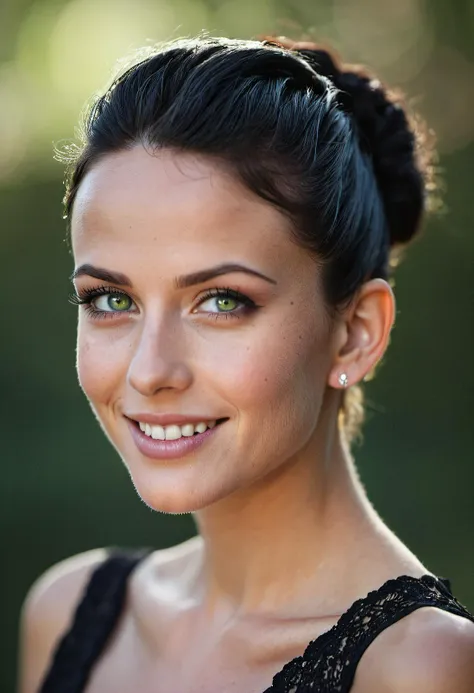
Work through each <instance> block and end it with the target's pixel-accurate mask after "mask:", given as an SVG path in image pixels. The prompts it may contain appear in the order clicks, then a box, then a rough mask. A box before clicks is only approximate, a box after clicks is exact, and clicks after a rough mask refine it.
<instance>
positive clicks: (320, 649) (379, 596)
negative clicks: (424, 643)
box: [266, 575, 474, 693]
mask: <svg viewBox="0 0 474 693" xmlns="http://www.w3.org/2000/svg"><path fill="white" fill-rule="evenodd" d="M424 606H434V607H437V608H438V609H442V610H443V611H449V612H450V613H452V614H456V615H458V616H462V617H464V618H467V619H469V620H471V621H473V622H474V616H473V615H472V614H471V613H469V611H468V610H467V609H466V608H465V607H464V606H462V604H460V602H458V601H457V599H456V598H455V597H454V596H453V595H452V593H451V589H450V585H449V581H448V580H446V579H442V578H435V577H433V576H431V575H423V576H422V577H421V578H414V577H411V576H408V575H402V576H400V577H398V578H395V579H392V580H388V581H387V582H386V583H385V584H384V585H382V587H380V588H379V589H378V590H374V591H373V592H370V593H369V594H368V595H367V597H365V598H364V599H359V600H357V601H356V602H354V604H353V605H352V606H351V607H350V608H349V609H348V610H347V611H346V612H345V613H344V614H343V615H342V616H341V618H340V619H339V621H338V622H337V623H336V625H335V626H333V628H331V630H329V631H327V632H326V633H323V635H321V636H320V637H319V638H317V639H316V640H313V641H312V642H311V643H310V644H309V645H308V647H307V648H306V650H305V652H304V654H303V655H302V656H301V657H296V658H295V659H294V660H292V661H291V662H288V664H287V665H286V666H285V667H284V668H283V669H282V670H281V672H279V673H278V674H277V675H276V676H275V678H274V680H273V685H272V687H271V688H269V689H268V691H266V693H288V691H295V692H296V691H298V693H299V691H301V692H303V691H312V690H315V691H318V693H334V691H338V693H349V691H350V689H351V686H352V683H353V681H354V677H355V672H356V669H357V665H358V664H359V662H360V659H361V657H362V655H363V654H364V652H365V651H366V650H367V648H368V647H369V645H370V644H371V643H372V642H373V640H375V638H376V637H377V636H378V635H379V634H380V633H381V632H382V631H383V630H385V629H386V628H388V627H389V626H391V625H393V624H394V623H396V622H397V621H399V620H400V619H402V618H403V617H404V616H407V615H408V614H410V613H412V612H413V611H415V610H416V609H420V608H421V607H424Z"/></svg>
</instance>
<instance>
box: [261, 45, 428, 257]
mask: <svg viewBox="0 0 474 693" xmlns="http://www.w3.org/2000/svg"><path fill="white" fill-rule="evenodd" d="M265 42H266V43H267V44H273V45H276V46H279V47H281V48H285V49H287V50H291V51H293V52H295V53H297V54H298V55H299V56H301V57H302V58H304V60H306V62H307V63H308V64H309V65H310V66H311V67H312V68H313V69H314V70H315V72H317V73H318V74H319V75H323V76H324V77H327V78H328V79H330V80H331V81H332V82H333V84H334V85H335V86H336V87H337V88H338V89H339V90H340V94H339V99H338V100H339V103H340V105H341V108H342V109H343V110H344V111H346V112H347V113H350V114H351V116H352V118H353V119H354V121H355V123H356V124H357V128H358V131H359V138H360V145H361V148H362V149H363V150H364V151H366V152H368V153H369V155H370V156H371V158H372V164H373V168H374V173H375V176H376V179H377V183H378V187H379V190H380V193H381V196H382V199H383V202H384V208H385V214H386V218H387V223H388V227H389V232H390V244H391V245H397V244H401V243H406V242H408V241H409V240H410V239H411V238H412V237H413V236H414V235H415V233H416V232H417V230H418V227H419V224H420V221H421V217H422V213H423V209H424V202H425V176H424V173H425V171H424V170H423V167H422V165H421V162H420V161H418V156H417V137H416V133H415V131H414V129H412V128H411V127H410V124H409V122H408V118H407V115H406V113H405V111H404V109H403V108H402V106H401V105H400V104H399V103H398V101H397V100H396V99H395V97H393V96H392V95H390V96H389V95H388V94H387V92H386V90H385V89H384V87H383V86H382V85H381V83H380V82H379V81H378V80H377V79H375V78H373V77H372V76H371V75H369V74H368V72H367V71H366V70H364V69H362V68H360V67H356V66H351V65H343V64H342V63H341V61H340V60H339V58H338V57H337V56H336V55H335V54H334V53H333V52H332V51H330V50H329V49H326V48H323V47H320V46H318V45H317V44H316V43H310V42H294V41H291V40H290V39H286V38H280V37H278V38H270V37H268V39H267V40H266V41H265Z"/></svg>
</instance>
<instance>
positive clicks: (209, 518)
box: [22, 38, 474, 693]
mask: <svg viewBox="0 0 474 693" xmlns="http://www.w3.org/2000/svg"><path fill="white" fill-rule="evenodd" d="M84 138H85V139H84V144H83V147H82V148H81V149H80V150H77V151H71V150H69V152H68V156H69V158H70V164H71V166H72V171H71V176H70V179H69V184H68V189H67V194H66V210H67V215H68V217H69V219H70V228H71V238H72V247H73V252H74V259H75V271H74V275H73V279H74V285H75V294H74V295H73V297H72V300H73V302H75V303H77V304H79V305H80V310H79V331H78V358H77V367H78V374H79V380H80V384H81V387H82V388H83V390H84V392H85V394H86V396H87V398H88V399H89V401H90V404H91V406H92V409H93V411H94V413H95V415H96V417H97V419H98V421H99V423H100V425H101V426H102V428H103V430H104V433H105V434H106V435H107V437H108V438H109V440H110V442H111V443H112V445H113V446H114V447H115V449H116V450H117V452H118V453H119V455H120V457H121V458H122V460H123V462H124V464H125V465H126V467H127V469H128V471H129V472H130V476H131V478H132V481H133V483H134V485H135V488H136V490H137V492H138V493H139V495H140V496H141V498H142V499H143V501H144V502H145V503H146V504H147V505H148V506H149V507H151V508H153V509H154V510H158V511H162V512H167V513H184V512H188V513H189V512H192V513H194V517H195V518H196V523H197V526H198V530H199V534H198V536H197V537H195V538H193V539H191V540H190V541H187V542H185V543H184V544H181V545H180V546H177V547H173V548H171V549H168V550H164V551H147V550H143V551H139V552H135V553H133V552H120V551H110V552H107V551H105V550H99V551H91V552H89V553H86V554H83V555H80V556H76V557H73V558H71V559H68V560H66V561H64V562H63V563H61V564H60V565H58V566H55V567H53V568H52V569H51V570H50V571H48V572H47V573H46V575H45V576H43V577H42V578H41V579H40V580H39V581H38V582H37V583H36V584H35V585H34V587H33V588H32V590H31V591H30V594H29V595H28V598H27V600H26V604H25V608H24V612H23V628H22V632H23V641H22V652H23V655H22V693H33V691H37V690H40V691H41V693H53V692H54V693H59V692H61V693H65V692H66V691H67V692H68V693H79V691H87V693H131V692H132V691H140V692H141V693H152V692H153V693H163V692H166V693H168V692H173V693H197V692H198V691H199V692H202V693H228V692H230V691H236V692H238V693H262V691H266V692H267V693H270V692H271V693H283V692H284V693H290V691H292V692H295V693H296V692H297V693H303V692H307V691H331V692H335V691H338V692H347V691H349V690H350V691H351V692H352V693H372V692H374V693H384V691H390V692H391V693H411V692H413V693H415V692H416V693H424V692H425V691H426V692H428V691H429V693H438V692H439V693H441V692H442V693H445V692H446V691H450V693H468V691H469V692H471V693H472V690H474V664H473V662H474V623H473V621H474V618H473V617H472V615H471V614H469V613H468V611H466V610H465V609H464V608H463V607H462V606H461V604H459V602H457V601H456V599H455V598H454V597H453V595H452V593H451V591H450V587H449V582H448V581H447V580H443V579H441V578H438V577H436V576H434V575H433V574H432V573H430V572H429V570H428V569H427V568H426V567H425V566H424V565H423V564H422V563H421V562H420V561H419V560H418V558H417V557H416V556H414V555H413V554H412V553H411V552H410V551H409V550H408V548H407V547H406V546H404V545H403V543H402V542H401V541H400V540H399V539H398V538H397V537H396V536H395V535H394V534H393V533H392V532H391V531H390V530H389V529H388V528H387V526H386V525H385V524H384V523H383V522H382V520H381V518H380V517H379V516H378V515H377V513H376V511H375V510H374V508H373V507H372V506H371V504H370V502H369V500H368V499H367V497H366V494H365V491H364V489H363V487H362V485H361V483H360V481H359V479H358V476H357V473H356V471H355V467H354V462H353V459H352V456H351V452H350V442H351V440H352V439H353V437H354V434H355V433H356V431H357V426H358V425H359V423H360V418H361V397H360V391H359V390H357V388H356V384H357V383H360V382H361V381H362V380H363V379H364V378H365V377H366V376H367V375H368V374H370V373H371V372H372V370H373V369H374V367H375V365H376V364H377V362H378V361H380V359H381V358H382V356H383V354H384V352H385V349H386V347H387V344H388V341H389V335H390V330H391V327H392V324H393V320H394V297H393V293H392V290H391V288H390V284H389V281H388V280H389V268H390V259H391V257H393V253H392V250H393V249H395V251H398V249H399V248H401V247H403V245H404V244H406V243H407V242H408V241H409V240H410V239H411V238H412V237H413V236H414V235H415V233H416V232H417V230H418V229H419V226H420V223H421V219H422V216H423V210H424V208H425V207H426V191H427V190H428V189H430V188H431V180H430V171H431V168H430V165H429V157H428V156H427V154H429V152H426V151H423V150H422V149H421V140H420V138H419V136H418V135H417V134H416V133H415V131H414V130H413V129H411V127H410V125H409V122H408V119H407V116H406V114H405V112H404V110H403V108H402V107H401V106H400V104H399V103H398V102H397V101H395V100H392V99H391V98H390V97H389V95H388V94H387V92H386V91H385V90H384V88H383V87H382V86H381V85H380V84H379V83H378V82H377V81H375V80H371V78H370V77H369V76H368V75H366V74H365V73H362V72H360V71H355V70H350V69H349V68H344V67H343V66H342V65H340V64H339V63H338V61H337V60H336V59H335V58H334V57H333V56H331V54H330V53H329V52H327V51H324V50H322V49H319V48H318V47H317V46H315V45H313V44H293V43H291V42H290V41H288V40H283V41H280V42H278V41H233V40H227V39H201V38H200V39H195V40H185V41H178V42H173V43H172V44H170V45H168V46H167V47H165V48H163V49H161V50H159V51H157V52H156V53H154V54H153V55H149V56H148V57H147V58H146V59H144V60H143V61H142V62H140V63H138V64H137V65H135V66H133V67H131V68H130V69H129V70H128V71H127V72H126V73H125V74H123V75H122V76H121V77H119V78H117V79H116V81H115V82H114V84H113V85H112V87H111V88H110V89H109V90H108V91H107V92H106V94H104V95H103V96H102V97H101V98H99V99H98V100H97V102H96V103H95V105H94V106H93V107H92V109H91V112H90V114H89V117H88V119H87V122H86V126H85V131H84ZM423 162H425V163H423Z"/></svg>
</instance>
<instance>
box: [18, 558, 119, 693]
mask: <svg viewBox="0 0 474 693" xmlns="http://www.w3.org/2000/svg"><path fill="white" fill-rule="evenodd" d="M106 556H107V551H106V549H94V550H92V551H86V552H85V553H81V554H78V555H76V556H71V557H70V558H67V559H65V560H63V561H61V562H59V563H57V564H56V565H53V566H52V567H51V568H49V569H48V570H47V571H46V572H45V573H43V574H42V575H41V576H40V577H39V578H38V579H37V580H36V581H35V582H34V584H33V585H32V587H31V588H30V590H29V592H28V594H27V596H26V599H25V601H24V603H23V607H22V612H21V620H20V672H19V674H20V693H36V690H37V688H38V686H39V683H40V681H41V679H42V677H43V675H44V673H45V671H46V668H47V665H48V663H49V661H50V658H51V655H52V653H53V650H54V648H55V646H56V644H57V642H58V641H59V638H60V637H61V636H62V634H63V633H64V632H65V631H66V629H67V628H68V626H69V623H70V620H71V617H72V614H73V612H74V609H75V607H76V604H77V603H78V601H79V599H80V597H81V595H82V592H83V590H84V588H85V586H86V584H87V582H88V580H89V578H90V576H91V573H92V572H93V570H94V569H95V568H96V567H97V566H98V565H99V564H100V563H102V561H104V560H105V558H106Z"/></svg>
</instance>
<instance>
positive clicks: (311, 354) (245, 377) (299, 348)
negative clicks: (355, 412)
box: [214, 325, 328, 418]
mask: <svg viewBox="0 0 474 693" xmlns="http://www.w3.org/2000/svg"><path fill="white" fill-rule="evenodd" d="M256 336H257V335H256ZM327 360H328V359H327V348H326V343H325V339H324V334H323V331H322V329H320V328H319V329H317V328H315V326H314V325H311V326H308V325H307V326H303V327H302V326H301V325H287V326H286V329H283V326H276V327H274V328H273V329H271V330H268V331H267V330H265V333H260V334H259V335H258V338H257V339H255V340H254V339H252V340H246V341H245V342H244V343H240V344H239V343H237V344H234V346H233V348H232V351H229V353H228V356H226V359H225V361H222V360H220V367H219V370H218V371H216V370H215V366H214V380H216V375H217V376H218V377H217V380H218V382H219V383H220V386H221V387H222V394H223V396H226V398H227V399H229V400H231V401H232V403H233V404H234V405H235V407H236V408H237V409H239V410H240V411H241V413H242V415H245V413H246V412H252V416H257V417H258V418H262V417H266V416H267V415H268V414H270V413H272V412H273V414H274V413H275V412H276V411H278V410H279V409H280V410H284V409H288V405H289V404H290V403H291V404H295V405H296V409H297V410H298V411H300V412H301V411H302V410H304V409H305V402H306V403H308V405H309V406H310V407H311V408H312V407H313V404H314V403H315V402H317V401H318V400H319V399H321V397H322V394H323V390H324V387H325V381H326V370H327V369H326V361H327ZM217 362H218V361H217V359H216V360H214V364H215V363H217ZM294 409H295V407H293V410H294ZM286 415H288V412H287V414H286Z"/></svg>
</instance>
